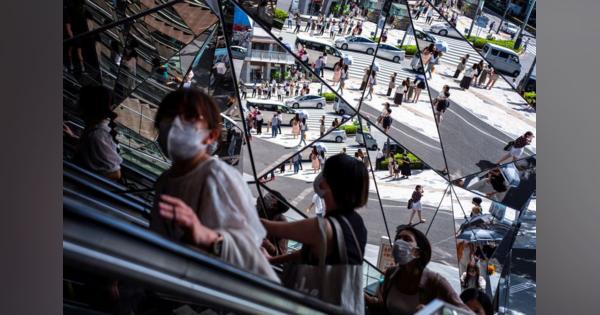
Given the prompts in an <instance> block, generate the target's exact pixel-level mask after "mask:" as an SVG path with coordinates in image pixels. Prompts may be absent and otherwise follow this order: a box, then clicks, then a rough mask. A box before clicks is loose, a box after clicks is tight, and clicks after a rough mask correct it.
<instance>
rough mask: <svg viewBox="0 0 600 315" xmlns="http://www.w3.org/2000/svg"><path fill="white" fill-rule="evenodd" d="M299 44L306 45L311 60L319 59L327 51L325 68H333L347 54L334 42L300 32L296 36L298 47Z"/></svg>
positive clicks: (305, 48)
mask: <svg viewBox="0 0 600 315" xmlns="http://www.w3.org/2000/svg"><path fill="white" fill-rule="evenodd" d="M299 44H300V45H302V47H304V50H306V52H307V53H308V58H309V60H310V61H311V62H314V61H315V60H317V59H318V58H319V56H322V55H323V53H326V54H327V63H326V64H325V68H329V69H333V66H334V65H335V64H336V63H337V62H338V61H340V59H341V58H344V57H345V56H346V55H345V54H344V53H342V52H341V51H339V50H338V49H337V48H335V47H334V46H333V45H332V44H330V43H328V42H326V41H324V40H320V39H315V38H310V37H307V36H306V35H303V34H298V37H297V38H296V48H297V47H298V45H299Z"/></svg>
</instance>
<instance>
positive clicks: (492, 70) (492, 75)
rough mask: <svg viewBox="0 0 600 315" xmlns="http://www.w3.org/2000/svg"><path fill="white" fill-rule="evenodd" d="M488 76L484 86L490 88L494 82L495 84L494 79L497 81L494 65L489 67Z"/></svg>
mask: <svg viewBox="0 0 600 315" xmlns="http://www.w3.org/2000/svg"><path fill="white" fill-rule="evenodd" d="M488 76H489V79H488V83H487V85H486V86H485V88H486V89H488V90H491V89H492V88H493V87H494V84H496V81H498V72H496V69H495V68H494V67H490V71H489V74H488Z"/></svg>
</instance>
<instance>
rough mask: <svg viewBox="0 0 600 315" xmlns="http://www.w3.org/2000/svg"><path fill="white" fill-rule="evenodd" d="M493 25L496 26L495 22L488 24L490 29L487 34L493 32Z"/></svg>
mask: <svg viewBox="0 0 600 315" xmlns="http://www.w3.org/2000/svg"><path fill="white" fill-rule="evenodd" d="M495 25H496V21H492V23H490V29H489V30H488V33H491V32H492V31H493V30H494V26H495Z"/></svg>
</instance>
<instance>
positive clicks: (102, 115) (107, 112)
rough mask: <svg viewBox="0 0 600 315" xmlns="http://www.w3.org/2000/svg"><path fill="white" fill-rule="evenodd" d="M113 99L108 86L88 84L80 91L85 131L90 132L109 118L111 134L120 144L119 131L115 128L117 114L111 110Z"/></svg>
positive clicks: (80, 107) (79, 104)
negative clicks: (118, 139)
mask: <svg viewBox="0 0 600 315" xmlns="http://www.w3.org/2000/svg"><path fill="white" fill-rule="evenodd" d="M112 99H113V98H112V92H111V91H110V90H109V89H108V88H107V87H105V86H101V85H87V86H83V87H82V88H81V90H80V91H79V102H78V106H79V109H80V110H81V113H82V115H83V120H84V121H85V124H86V126H85V130H84V133H88V132H90V131H91V130H92V129H93V128H95V127H96V125H98V124H99V123H101V122H102V121H103V120H105V119H107V118H108V119H109V122H108V127H109V128H110V135H111V137H112V138H113V141H114V142H115V143H116V144H118V143H119V142H118V141H117V131H116V130H115V128H116V126H117V124H116V123H115V119H116V118H117V114H116V113H115V112H113V111H112V110H111V106H112Z"/></svg>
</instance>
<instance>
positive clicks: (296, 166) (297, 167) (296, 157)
mask: <svg viewBox="0 0 600 315" xmlns="http://www.w3.org/2000/svg"><path fill="white" fill-rule="evenodd" d="M292 163H293V165H294V174H298V171H299V170H300V166H301V165H302V156H301V155H300V153H298V154H295V155H294V156H292Z"/></svg>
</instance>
